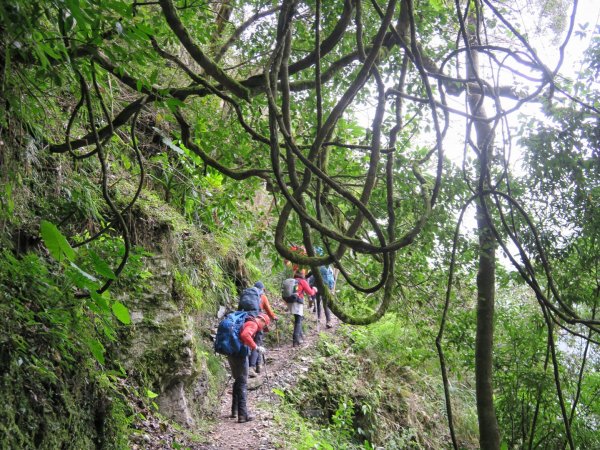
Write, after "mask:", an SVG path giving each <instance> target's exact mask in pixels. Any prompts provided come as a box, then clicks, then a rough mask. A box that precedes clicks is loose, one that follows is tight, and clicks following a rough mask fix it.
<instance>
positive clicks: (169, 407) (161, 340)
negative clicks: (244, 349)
mask: <svg viewBox="0 0 600 450" xmlns="http://www.w3.org/2000/svg"><path fill="white" fill-rule="evenodd" d="M172 267H173V266H172V265H171V263H170V262H169V261H168V260H166V259H165V258H162V257H155V258H152V259H149V260H148V261H147V268H148V271H149V272H151V273H152V277H151V278H149V279H148V280H147V283H146V284H145V285H144V286H143V287H142V288H141V292H139V293H138V295H136V296H135V297H129V300H128V308H129V310H130V314H131V318H132V325H131V327H130V329H129V330H128V334H129V337H128V344H127V346H126V348H125V352H124V355H123V358H122V360H123V364H124V366H125V368H126V370H127V372H128V373H130V374H133V375H134V376H138V377H140V381H143V382H145V383H147V385H149V386H152V388H151V389H152V390H153V392H156V393H157V394H158V397H157V398H156V399H155V402H156V404H157V405H158V408H159V411H160V413H161V414H163V415H164V416H166V417H169V418H171V419H173V420H175V421H176V422H178V423H179V424H181V425H184V426H188V427H193V426H195V425H196V423H197V421H198V419H199V418H200V417H202V416H205V415H207V413H208V414H210V413H211V412H212V410H214V408H215V405H212V404H211V395H209V390H210V386H211V383H212V381H213V380H214V379H215V377H216V376H218V374H215V373H212V372H211V371H210V370H209V369H208V364H207V358H209V357H211V355H210V354H209V352H208V351H207V350H208V349H207V347H209V345H210V342H206V339H204V340H205V342H203V336H202V335H200V334H199V331H200V329H202V328H204V327H210V323H205V322H210V319H209V318H208V319H205V318H204V317H203V316H202V315H200V312H198V311H192V312H189V311H188V310H187V309H186V307H185V306H186V304H185V301H184V299H182V297H181V294H180V293H178V292H176V288H175V278H174V274H173V272H172ZM197 333H198V334H197Z"/></svg>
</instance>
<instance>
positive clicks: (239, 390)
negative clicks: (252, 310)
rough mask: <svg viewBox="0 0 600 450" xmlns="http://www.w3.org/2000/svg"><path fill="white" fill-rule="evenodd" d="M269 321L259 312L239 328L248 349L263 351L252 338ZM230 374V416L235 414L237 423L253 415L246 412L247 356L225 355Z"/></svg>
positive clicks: (260, 352)
mask: <svg viewBox="0 0 600 450" xmlns="http://www.w3.org/2000/svg"><path fill="white" fill-rule="evenodd" d="M270 322H271V319H269V316H267V315H266V314H264V313H260V314H259V315H258V316H257V317H256V318H251V319H249V320H247V321H246V322H245V323H244V325H243V326H242V329H241V330H240V341H242V343H243V344H244V345H247V346H248V347H250V350H251V351H253V350H257V351H258V353H259V354H263V353H264V352H265V348H264V347H263V346H260V345H257V344H256V341H255V340H254V338H255V336H256V333H258V332H259V331H263V330H264V331H267V326H268V325H269V323H270ZM227 360H228V361H229V367H230V368H231V376H232V377H233V379H234V382H233V392H232V394H231V418H232V419H234V418H235V417H236V416H237V418H238V422H239V423H244V422H250V421H251V420H253V419H254V417H252V416H250V415H249V414H248V407H247V404H246V397H247V392H248V357H247V356H241V355H232V356H227Z"/></svg>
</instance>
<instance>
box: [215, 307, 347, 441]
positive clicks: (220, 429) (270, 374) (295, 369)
mask: <svg viewBox="0 0 600 450" xmlns="http://www.w3.org/2000/svg"><path fill="white" fill-rule="evenodd" d="M280 320H282V321H283V320H288V321H289V320H291V319H290V317H289V316H288V315H282V316H281V319H280ZM304 320H305V322H306V324H305V325H308V327H306V326H305V330H308V331H305V340H304V344H303V345H301V346H299V347H292V345H291V336H285V337H284V336H281V332H280V342H281V344H280V346H278V347H277V346H273V345H272V344H271V345H267V349H268V352H267V363H266V370H262V373H261V374H260V376H259V377H257V378H249V379H248V411H249V412H250V414H251V415H253V416H254V420H253V421H251V422H247V423H243V424H242V423H238V422H237V420H236V419H231V418H229V414H230V413H231V388H232V385H233V381H232V380H230V381H229V383H228V385H227V389H226V390H225V393H224V395H223V397H222V399H221V411H220V415H219V419H218V422H217V423H216V424H215V426H214V428H213V430H212V431H210V432H209V433H208V436H207V438H208V439H207V440H208V443H210V447H209V448H210V449H219V450H221V449H223V450H245V449H250V448H252V449H260V450H270V449H275V448H281V443H279V444H278V446H277V447H275V444H274V442H272V438H273V434H272V433H271V432H270V431H272V430H273V427H274V426H275V423H274V420H273V417H272V413H271V412H270V411H268V410H267V409H265V408H261V403H262V404H264V403H265V402H268V403H271V402H278V401H279V397H277V395H275V394H274V393H273V389H274V388H279V389H285V388H287V387H289V386H291V385H294V384H295V383H296V380H297V378H298V376H299V375H301V374H303V373H305V372H306V371H308V367H309V364H310V358H309V357H308V351H307V350H308V349H310V347H312V346H314V343H315V342H316V341H317V339H318V335H319V332H328V333H330V332H333V331H334V330H335V329H336V328H337V325H338V321H337V319H336V318H335V317H332V325H333V327H332V328H331V329H327V328H326V327H325V321H324V318H323V317H321V323H320V324H319V330H317V322H316V316H315V314H314V313H311V312H308V313H307V315H305V319H304ZM272 341H273V340H272Z"/></svg>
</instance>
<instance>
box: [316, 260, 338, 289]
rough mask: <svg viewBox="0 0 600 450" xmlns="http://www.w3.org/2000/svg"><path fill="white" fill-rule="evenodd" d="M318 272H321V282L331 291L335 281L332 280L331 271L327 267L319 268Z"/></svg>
mask: <svg viewBox="0 0 600 450" xmlns="http://www.w3.org/2000/svg"><path fill="white" fill-rule="evenodd" d="M319 272H321V277H322V278H323V282H324V283H325V284H326V285H327V287H328V288H329V289H333V285H334V283H335V280H334V278H333V270H331V267H329V266H321V267H319Z"/></svg>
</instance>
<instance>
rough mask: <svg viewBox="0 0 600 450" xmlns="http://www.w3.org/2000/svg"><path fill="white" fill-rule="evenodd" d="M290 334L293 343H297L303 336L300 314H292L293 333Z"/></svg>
mask: <svg viewBox="0 0 600 450" xmlns="http://www.w3.org/2000/svg"><path fill="white" fill-rule="evenodd" d="M292 336H293V343H294V345H299V344H300V343H301V341H302V338H303V337H304V334H303V333H302V316H301V315H300V314H294V334H293V335H292Z"/></svg>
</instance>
